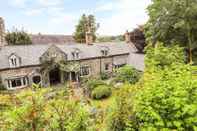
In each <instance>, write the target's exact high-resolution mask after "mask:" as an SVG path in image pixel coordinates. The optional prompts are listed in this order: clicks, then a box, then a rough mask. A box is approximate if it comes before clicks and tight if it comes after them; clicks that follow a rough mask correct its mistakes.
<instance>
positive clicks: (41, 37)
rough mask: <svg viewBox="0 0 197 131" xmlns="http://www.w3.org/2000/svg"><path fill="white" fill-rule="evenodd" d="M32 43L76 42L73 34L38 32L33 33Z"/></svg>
mask: <svg viewBox="0 0 197 131" xmlns="http://www.w3.org/2000/svg"><path fill="white" fill-rule="evenodd" d="M30 37H31V39H32V44H34V45H35V44H41V43H42V44H51V43H56V44H65V43H75V40H74V37H73V36H72V35H46V34H37V35H31V36H30Z"/></svg>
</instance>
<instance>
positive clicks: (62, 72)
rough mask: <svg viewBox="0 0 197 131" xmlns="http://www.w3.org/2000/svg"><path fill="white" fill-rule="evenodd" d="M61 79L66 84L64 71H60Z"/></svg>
mask: <svg viewBox="0 0 197 131" xmlns="http://www.w3.org/2000/svg"><path fill="white" fill-rule="evenodd" d="M60 79H61V83H62V84H64V82H65V78H64V71H60Z"/></svg>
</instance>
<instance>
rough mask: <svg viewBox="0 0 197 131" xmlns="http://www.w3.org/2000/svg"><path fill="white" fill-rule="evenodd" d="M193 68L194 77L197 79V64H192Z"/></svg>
mask: <svg viewBox="0 0 197 131" xmlns="http://www.w3.org/2000/svg"><path fill="white" fill-rule="evenodd" d="M192 70H193V78H194V79H197V66H192Z"/></svg>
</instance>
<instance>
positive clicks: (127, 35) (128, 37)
mask: <svg viewBox="0 0 197 131" xmlns="http://www.w3.org/2000/svg"><path fill="white" fill-rule="evenodd" d="M124 36H125V42H126V43H130V42H131V38H130V33H129V31H128V30H127V31H126V33H125V34H124Z"/></svg>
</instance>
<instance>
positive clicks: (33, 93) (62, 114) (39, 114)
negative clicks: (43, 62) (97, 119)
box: [0, 89, 90, 131]
mask: <svg viewBox="0 0 197 131" xmlns="http://www.w3.org/2000/svg"><path fill="white" fill-rule="evenodd" d="M49 93H51V90H48V89H34V90H24V91H22V92H20V93H18V94H17V95H16V96H12V97H13V98H12V100H13V102H12V106H10V108H9V109H7V110H5V111H4V112H1V113H2V114H1V113H0V114H1V116H0V123H1V124H0V129H1V130H17V131H29V130H32V131H41V130H47V131H53V130H61V131H87V130H88V128H89V127H90V126H89V122H90V121H89V113H88V111H87V109H86V108H85V107H84V106H82V105H81V104H80V103H78V102H77V101H74V100H73V101H69V100H65V98H64V97H63V96H62V97H54V98H52V99H48V94H49ZM60 94H62V93H58V95H60Z"/></svg>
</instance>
